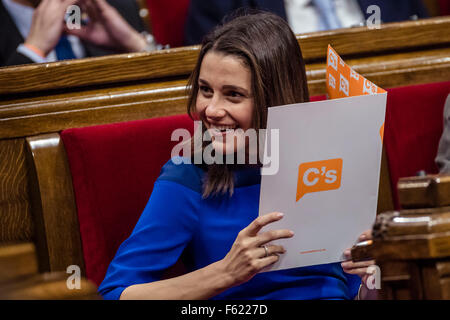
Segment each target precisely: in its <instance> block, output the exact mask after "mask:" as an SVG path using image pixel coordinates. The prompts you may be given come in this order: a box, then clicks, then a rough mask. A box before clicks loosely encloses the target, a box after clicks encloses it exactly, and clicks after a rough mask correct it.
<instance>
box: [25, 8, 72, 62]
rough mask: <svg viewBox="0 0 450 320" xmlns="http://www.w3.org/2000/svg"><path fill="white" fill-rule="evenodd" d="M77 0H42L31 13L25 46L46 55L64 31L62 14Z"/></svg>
mask: <svg viewBox="0 0 450 320" xmlns="http://www.w3.org/2000/svg"><path fill="white" fill-rule="evenodd" d="M77 1H78V0H43V1H41V3H40V4H39V5H38V6H37V8H36V9H35V10H34V13H33V20H32V22H31V28H30V32H29V34H28V37H27V39H26V40H25V43H24V44H25V46H28V47H31V48H33V49H34V50H36V49H37V50H38V51H39V54H40V55H42V56H43V57H46V56H47V55H48V54H49V53H50V51H52V50H53V49H54V48H55V46H56V44H57V43H58V41H59V39H60V38H61V35H62V34H63V32H64V26H65V22H64V16H65V14H66V11H67V8H68V7H69V6H71V5H73V4H75V3H76V2H77Z"/></svg>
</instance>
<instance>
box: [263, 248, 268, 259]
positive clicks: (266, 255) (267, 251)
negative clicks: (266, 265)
mask: <svg viewBox="0 0 450 320" xmlns="http://www.w3.org/2000/svg"><path fill="white" fill-rule="evenodd" d="M263 248H264V250H265V251H266V255H265V257H264V258H266V257H268V256H269V249H267V246H266V245H263Z"/></svg>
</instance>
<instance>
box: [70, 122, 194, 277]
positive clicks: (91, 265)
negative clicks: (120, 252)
mask: <svg viewBox="0 0 450 320" xmlns="http://www.w3.org/2000/svg"><path fill="white" fill-rule="evenodd" d="M177 128H187V129H189V130H190V132H191V133H192V132H193V121H192V120H191V119H190V118H189V117H188V116H187V115H181V116H171V117H163V118H156V119H148V120H139V121H131V122H125V123H116V124H108V125H100V126H93V127H85V128H77V129H68V130H64V131H62V132H61V138H62V140H63V142H64V146H65V148H66V151H67V156H68V160H69V165H70V170H71V173H72V179H73V187H74V193H75V198H76V204H77V211H78V220H79V225H80V234H81V238H82V246H83V254H84V260H85V266H86V276H87V277H88V278H89V279H91V280H92V281H94V282H95V283H96V284H97V285H98V284H100V282H101V281H102V280H103V278H104V275H105V273H106V269H107V267H108V265H109V263H110V262H111V260H112V258H113V257H114V255H115V253H116V251H117V249H118V247H119V245H120V244H121V243H122V242H123V241H124V240H125V239H126V238H127V237H128V236H129V234H130V233H131V231H132V229H133V228H134V226H135V224H136V222H137V220H138V218H139V216H140V214H141V213H142V211H143V209H144V207H145V205H146V203H147V201H148V198H149V196H150V194H151V192H152V189H153V183H154V181H155V180H156V178H157V177H158V176H159V173H160V170H161V167H162V166H163V165H164V163H166V162H167V161H168V160H169V159H170V154H171V150H172V147H173V146H174V145H175V144H177V143H178V142H176V141H175V142H172V141H171V134H172V132H173V130H175V129H177Z"/></svg>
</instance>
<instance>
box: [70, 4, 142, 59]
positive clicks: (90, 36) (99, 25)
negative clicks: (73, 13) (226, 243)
mask: <svg viewBox="0 0 450 320" xmlns="http://www.w3.org/2000/svg"><path fill="white" fill-rule="evenodd" d="M79 5H80V7H81V9H82V11H83V12H86V13H87V15H88V16H89V21H88V22H87V24H86V25H84V26H83V25H82V26H81V28H80V29H68V28H66V33H67V34H72V35H75V36H77V37H79V38H80V39H81V40H84V41H87V42H89V43H92V44H94V45H97V46H102V47H106V48H111V49H115V50H117V51H123V52H139V51H142V50H143V49H144V48H145V46H146V41H145V38H144V37H143V36H142V35H141V34H139V33H138V32H137V31H136V30H135V29H134V28H133V27H132V26H130V25H129V24H128V22H127V21H126V20H125V19H124V18H123V17H122V16H121V15H120V13H119V12H118V11H117V10H116V9H115V8H114V7H112V6H111V5H110V4H108V3H107V2H106V1H105V0H95V1H94V0H80V1H79Z"/></svg>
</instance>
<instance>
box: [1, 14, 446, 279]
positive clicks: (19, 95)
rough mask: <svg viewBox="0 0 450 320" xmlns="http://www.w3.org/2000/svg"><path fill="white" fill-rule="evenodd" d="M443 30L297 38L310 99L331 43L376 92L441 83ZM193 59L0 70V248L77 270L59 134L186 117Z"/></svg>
mask: <svg viewBox="0 0 450 320" xmlns="http://www.w3.org/2000/svg"><path fill="white" fill-rule="evenodd" d="M449 27H450V18H445V17H443V18H433V19H427V20H419V21H413V22H404V23H394V24H386V25H383V26H382V27H381V29H379V30H376V29H375V30H368V29H366V28H352V29H342V30H336V31H330V32H321V33H313V34H305V35H299V36H298V41H299V43H300V44H301V47H302V50H303V55H304V57H305V60H306V63H307V76H308V84H309V88H310V93H311V95H312V96H318V95H323V94H324V93H325V61H326V48H327V45H328V44H329V43H330V44H331V45H333V47H334V48H335V49H336V50H337V52H338V53H339V54H340V55H341V56H342V57H343V58H344V59H345V60H346V61H347V62H348V63H349V64H350V65H352V66H353V67H354V68H355V69H356V70H357V71H358V72H360V73H361V74H363V75H364V76H366V77H367V78H369V79H370V80H372V81H373V82H375V83H377V84H378V85H380V86H381V87H384V88H390V87H396V86H406V85H412V84H420V83H429V82H440V81H445V80H448V79H449V75H450V60H449V57H450V34H448V32H446V31H447V30H448V29H449ZM355 43H357V44H358V45H354V44H355ZM198 50H199V48H198V47H196V46H194V47H184V48H177V49H171V50H165V51H161V52H154V53H142V54H124V55H116V56H108V57H101V58H91V59H82V60H73V61H64V62H55V63H49V64H40V65H26V66H20V67H10V68H2V69H0V172H1V175H0V242H3V243H9V242H13V243H32V244H34V246H28V247H27V248H28V249H27V250H28V251H27V252H26V253H24V254H26V255H28V256H32V255H31V253H32V252H34V250H35V249H34V248H36V250H35V251H36V253H35V254H36V255H37V257H38V259H37V260H38V264H37V265H38V270H39V272H49V271H65V268H66V267H67V266H68V265H70V264H74V261H75V262H76V263H75V264H79V265H80V266H81V267H84V265H83V258H82V251H81V245H80V244H81V241H80V238H79V234H78V233H77V230H78V221H77V217H76V206H75V201H74V197H73V190H72V184H71V177H70V171H69V168H68V165H67V162H65V161H63V159H65V150H64V148H63V146H62V145H61V141H60V139H59V132H60V131H61V130H64V129H68V128H76V127H84V126H89V125H98V124H106V123H114V122H124V121H130V120H138V119H146V118H153V117H160V116H166V115H174V114H180V113H185V109H186V107H185V103H186V92H185V86H186V81H187V77H188V76H189V73H190V71H191V70H192V68H193V66H194V64H195V62H196V58H197V54H198ZM382 172H383V174H382V178H381V183H380V197H379V208H378V211H379V212H383V211H387V210H390V209H392V208H393V201H392V194H391V187H390V179H389V170H388V168H387V163H386V159H384V161H383V169H382ZM55 190H57V191H58V192H57V193H55ZM55 230H59V231H60V232H55ZM62 230H70V231H74V232H61V231H62Z"/></svg>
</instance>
